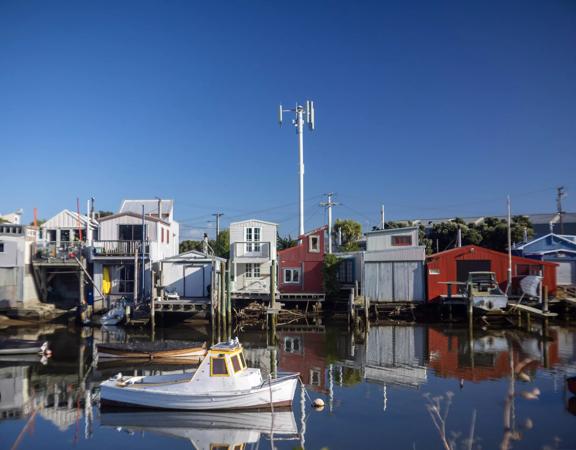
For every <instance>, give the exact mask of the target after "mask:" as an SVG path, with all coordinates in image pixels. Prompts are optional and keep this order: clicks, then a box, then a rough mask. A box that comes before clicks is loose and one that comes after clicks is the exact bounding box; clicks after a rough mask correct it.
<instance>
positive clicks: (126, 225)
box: [89, 200, 179, 301]
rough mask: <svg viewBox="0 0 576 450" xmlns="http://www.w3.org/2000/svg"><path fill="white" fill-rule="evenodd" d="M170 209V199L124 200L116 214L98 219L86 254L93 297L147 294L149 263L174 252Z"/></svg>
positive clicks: (174, 228)
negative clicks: (89, 267)
mask: <svg viewBox="0 0 576 450" xmlns="http://www.w3.org/2000/svg"><path fill="white" fill-rule="evenodd" d="M173 208H174V202H173V201H172V200H124V201H123V202H122V205H121V207H120V210H119V211H118V213H116V214H113V215H111V216H107V217H103V218H101V219H100V229H99V236H98V239H97V240H95V241H94V242H93V245H92V247H91V248H90V257H89V260H90V262H91V263H92V265H93V266H92V272H93V278H94V283H95V285H96V286H95V289H94V298H95V299H96V300H98V299H99V298H101V297H102V295H103V296H104V297H106V300H108V301H109V300H115V299H117V298H119V297H127V298H133V299H143V298H146V297H148V296H150V295H151V293H152V265H153V264H154V263H156V262H158V261H161V260H163V259H165V258H169V257H171V256H175V255H177V254H178V246H179V224H178V222H176V221H175V220H174V218H173V217H174V216H173ZM142 274H143V276H142ZM96 288H98V289H96Z"/></svg>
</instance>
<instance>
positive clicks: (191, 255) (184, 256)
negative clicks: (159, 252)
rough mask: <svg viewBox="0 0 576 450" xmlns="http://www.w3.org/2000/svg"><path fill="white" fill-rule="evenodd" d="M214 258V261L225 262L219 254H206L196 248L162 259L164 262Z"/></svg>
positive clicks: (202, 260)
mask: <svg viewBox="0 0 576 450" xmlns="http://www.w3.org/2000/svg"><path fill="white" fill-rule="evenodd" d="M213 259H215V260H216V261H221V262H226V259H225V258H221V257H220V256H211V255H206V254H204V253H202V252H199V251H198V250H189V251H187V252H184V253H179V254H178V255H174V256H169V257H168V258H164V259H163V260H162V261H163V262H164V261H165V262H178V261H182V262H186V261H198V262H208V261H212V260H213Z"/></svg>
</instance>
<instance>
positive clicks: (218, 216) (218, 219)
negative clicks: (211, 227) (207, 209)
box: [212, 212, 224, 240]
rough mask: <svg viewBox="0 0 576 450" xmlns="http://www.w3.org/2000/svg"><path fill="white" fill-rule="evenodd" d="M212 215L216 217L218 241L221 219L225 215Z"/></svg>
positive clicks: (218, 213) (219, 213)
mask: <svg viewBox="0 0 576 450" xmlns="http://www.w3.org/2000/svg"><path fill="white" fill-rule="evenodd" d="M212 215H213V216H214V217H216V240H218V236H219V235H220V217H222V216H223V215H224V213H221V212H217V213H214V214H212Z"/></svg>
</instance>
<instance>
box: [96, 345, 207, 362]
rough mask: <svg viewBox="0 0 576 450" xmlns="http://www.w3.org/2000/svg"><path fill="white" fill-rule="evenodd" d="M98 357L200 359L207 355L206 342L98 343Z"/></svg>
mask: <svg viewBox="0 0 576 450" xmlns="http://www.w3.org/2000/svg"><path fill="white" fill-rule="evenodd" d="M97 350H98V358H132V359H134V358H141V359H142V358H144V359H158V358H166V359H194V360H196V361H199V360H200V359H202V358H203V357H204V356H205V355H206V347H205V344H198V345H184V344H180V345H178V344H177V343H171V342H159V343H145V342H142V343H137V344H135V343H133V344H126V345H119V344H98V345H97Z"/></svg>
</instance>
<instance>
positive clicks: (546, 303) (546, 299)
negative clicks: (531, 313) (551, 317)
mask: <svg viewBox="0 0 576 450" xmlns="http://www.w3.org/2000/svg"><path fill="white" fill-rule="evenodd" d="M542 311H544V312H545V313H547V312H548V286H544V304H543V305H542Z"/></svg>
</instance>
